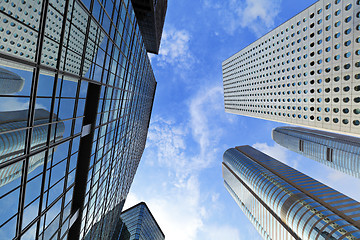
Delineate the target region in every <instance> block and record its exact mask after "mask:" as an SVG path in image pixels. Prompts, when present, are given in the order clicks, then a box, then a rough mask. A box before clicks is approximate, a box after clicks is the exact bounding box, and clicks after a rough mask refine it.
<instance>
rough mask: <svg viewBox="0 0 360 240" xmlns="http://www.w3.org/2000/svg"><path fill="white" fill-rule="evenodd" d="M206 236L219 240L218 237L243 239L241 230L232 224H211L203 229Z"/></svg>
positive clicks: (209, 238)
mask: <svg viewBox="0 0 360 240" xmlns="http://www.w3.org/2000/svg"><path fill="white" fill-rule="evenodd" d="M203 232H204V233H205V234H204V235H205V238H204V239H207V240H218V239H231V240H241V239H242V238H241V237H240V232H239V230H238V229H236V228H233V227H231V226H226V225H224V226H217V225H215V226H214V225H210V226H206V228H204V229H203Z"/></svg>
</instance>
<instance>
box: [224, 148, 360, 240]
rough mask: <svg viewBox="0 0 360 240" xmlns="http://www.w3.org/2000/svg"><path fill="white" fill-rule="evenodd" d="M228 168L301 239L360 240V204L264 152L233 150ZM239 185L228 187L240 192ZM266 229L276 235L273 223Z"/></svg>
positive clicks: (226, 160)
mask: <svg viewBox="0 0 360 240" xmlns="http://www.w3.org/2000/svg"><path fill="white" fill-rule="evenodd" d="M224 168H227V169H230V170H231V171H232V173H231V174H232V175H233V176H235V177H236V176H237V177H238V178H239V179H241V180H242V181H243V182H244V183H245V184H246V185H247V186H248V187H249V188H250V189H251V190H252V191H253V192H254V194H255V195H256V196H257V197H259V198H260V199H261V200H262V201H263V202H264V204H265V205H266V207H269V208H270V209H271V210H272V211H273V212H275V214H276V216H277V217H279V218H281V220H282V221H283V222H284V223H286V226H288V227H290V229H291V230H292V231H293V232H295V233H296V235H297V236H298V237H299V238H301V239H328V237H332V238H333V239H353V240H355V239H358V238H359V237H360V227H359V226H360V218H359V210H360V203H358V202H356V201H354V200H353V199H351V198H349V197H347V196H345V195H343V194H341V193H339V192H337V191H335V190H334V189H331V188H329V187H328V186H326V185H324V184H322V183H320V182H318V181H316V180H314V179H312V178H310V177H308V176H306V175H304V174H302V173H300V172H298V171H296V170H295V169H292V168H290V167H288V166H287V165H285V164H283V163H281V162H279V161H277V160H275V159H273V158H271V157H269V156H267V155H265V154H263V153H261V152H260V151H258V150H255V149H254V148H251V147H250V146H242V147H237V148H236V149H234V148H231V149H229V150H227V151H226V152H225V154H224V162H223V169H224ZM231 171H230V172H231ZM225 176H226V175H225ZM225 180H227V179H225ZM238 182H239V180H237V179H235V180H234V181H229V182H227V183H228V184H229V185H230V186H231V188H232V189H236V184H238ZM238 197H241V195H238ZM242 200H243V201H246V198H244V199H242ZM258 221H259V220H258ZM262 227H263V228H264V229H265V231H267V233H268V234H269V235H270V234H271V233H272V231H273V229H271V227H272V223H271V224H269V225H266V224H265V225H263V226H262ZM332 238H331V239H332ZM274 239H280V238H277V237H276V238H274ZM285 239H286V238H285Z"/></svg>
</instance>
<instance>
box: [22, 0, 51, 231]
mask: <svg viewBox="0 0 360 240" xmlns="http://www.w3.org/2000/svg"><path fill="white" fill-rule="evenodd" d="M41 9H42V11H41V12H42V15H41V20H40V25H39V34H38V36H39V37H38V39H37V49H36V56H35V59H36V68H35V70H34V71H33V78H32V86H31V94H30V102H29V112H28V122H27V127H29V128H28V130H27V131H26V141H25V149H24V150H25V155H26V159H25V161H24V162H23V166H22V175H21V187H20V194H19V206H18V218H17V223H16V236H15V238H20V235H21V228H22V216H23V212H24V204H25V193H26V180H27V172H28V165H29V156H28V155H29V153H30V151H31V139H32V131H33V127H34V121H35V119H34V117H35V116H34V115H35V104H36V95H37V86H38V80H39V74H40V68H39V65H40V63H41V55H42V54H41V52H42V44H43V39H44V35H45V28H46V16H47V9H48V0H44V1H43V3H42V6H41Z"/></svg>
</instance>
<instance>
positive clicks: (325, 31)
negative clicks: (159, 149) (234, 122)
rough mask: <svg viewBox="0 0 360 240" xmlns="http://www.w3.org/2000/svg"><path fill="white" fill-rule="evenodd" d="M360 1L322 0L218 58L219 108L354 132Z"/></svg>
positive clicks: (359, 88) (359, 60)
mask: <svg viewBox="0 0 360 240" xmlns="http://www.w3.org/2000/svg"><path fill="white" fill-rule="evenodd" d="M359 24H360V2H359V1H355V0H340V1H338V0H320V1H318V2H316V3H315V4H313V5H312V6H310V7H309V8H307V9H306V10H304V11H303V12H301V13H299V14H298V15H296V16H295V17H293V18H291V19H290V20H288V21H287V22H285V23H284V24H282V25H280V26H279V27H277V28H275V29H274V30H272V31H271V32H269V33H268V34H266V35H265V36H263V37H261V38H260V39H258V40H257V41H255V42H254V43H252V44H250V45H249V46H247V47H245V48H244V49H243V50H241V51H240V52H238V53H236V54H235V55H233V56H232V57H230V58H229V59H227V60H225V61H224V62H223V64H222V70H223V85H224V101H225V110H226V111H227V112H230V113H235V114H240V115H245V116H251V117H257V118H263V119H268V120H273V121H278V122H285V123H291V124H296V125H303V126H311V127H316V128H319V129H327V130H332V131H338V132H346V133H351V134H357V135H358V134H360V127H359V126H360V121H359V115H358V114H359V113H360V105H359V104H360V98H359V91H360V75H359V67H360V38H359V33H360V32H359V31H360V25H359Z"/></svg>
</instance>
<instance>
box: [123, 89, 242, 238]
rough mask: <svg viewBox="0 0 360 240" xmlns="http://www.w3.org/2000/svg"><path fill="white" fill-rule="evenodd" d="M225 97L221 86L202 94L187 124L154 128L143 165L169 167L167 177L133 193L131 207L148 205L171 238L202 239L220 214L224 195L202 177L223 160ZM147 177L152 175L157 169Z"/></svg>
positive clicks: (159, 122) (157, 123)
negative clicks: (208, 222) (207, 225)
mask: <svg viewBox="0 0 360 240" xmlns="http://www.w3.org/2000/svg"><path fill="white" fill-rule="evenodd" d="M222 94H223V93H222V88H221V86H212V87H211V86H210V87H208V88H205V89H202V90H201V91H199V92H198V93H197V94H195V95H194V96H193V98H190V100H189V101H188V102H187V103H186V104H187V107H188V114H189V119H188V120H187V121H185V122H181V123H180V122H177V121H175V120H168V119H164V118H161V117H158V116H154V118H153V121H152V123H151V125H150V128H149V132H148V139H147V146H146V152H145V154H144V157H143V160H142V161H144V164H146V167H147V169H149V168H152V169H159V168H164V169H166V170H167V174H163V175H161V174H160V175H161V176H160V175H156V174H155V176H150V177H149V178H150V179H151V182H149V184H148V185H147V186H146V189H145V190H144V189H143V190H142V191H137V194H136V195H134V193H132V192H131V193H130V194H129V196H128V199H127V201H126V208H127V207H130V206H131V205H134V204H136V203H138V202H140V201H142V200H144V201H145V202H146V203H147V205H148V206H149V208H150V210H151V212H152V213H153V214H154V217H155V218H156V220H157V222H158V223H159V225H160V226H161V228H162V230H163V232H164V233H165V235H166V238H167V239H172V240H178V239H179V240H180V239H181V240H182V239H198V236H199V234H204V232H203V231H204V229H206V228H205V227H204V223H205V221H206V220H207V219H208V218H209V217H211V216H212V215H213V214H214V213H213V212H214V211H219V209H220V207H219V203H218V199H219V193H216V192H215V191H213V190H211V189H208V188H205V186H203V185H202V182H201V181H200V178H199V175H200V174H201V173H202V171H203V170H205V169H207V168H208V167H210V166H212V164H214V163H215V162H216V160H219V159H217V157H218V156H221V154H220V153H219V150H218V145H219V139H220V137H221V135H222V134H223V133H222V130H220V129H218V128H217V127H216V126H219V125H218V124H219V121H220V122H221V123H224V124H225V123H227V122H228V121H229V120H228V119H227V118H226V117H224V116H222V115H223V114H222V113H223V111H224V110H223V103H222V102H223V100H222ZM219 116H222V117H219ZM222 118H223V119H222ZM221 123H220V124H221ZM149 158H150V159H149ZM154 159H156V160H154ZM155 171H156V170H155ZM219 171H220V170H219ZM147 172H148V174H151V170H147ZM207 187H208V186H207ZM145 199H146V200H145ZM218 230H219V231H220V230H221V231H222V230H224V231H225V230H231V231H230V232H229V233H224V234H227V235H226V236H229V237H230V238H229V239H240V238H236V236H238V235H239V234H238V232H237V231H236V230H234V229H231V228H230V227H228V226H219V229H218ZM213 233H214V236H216V235H215V232H213ZM216 234H218V233H216ZM207 236H208V235H207ZM209 236H211V235H209ZM209 239H215V238H214V237H213V238H209Z"/></svg>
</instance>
